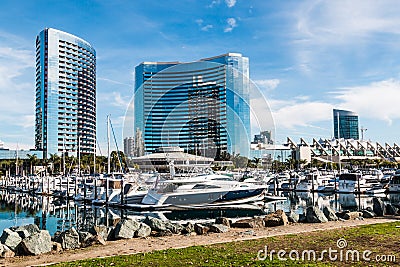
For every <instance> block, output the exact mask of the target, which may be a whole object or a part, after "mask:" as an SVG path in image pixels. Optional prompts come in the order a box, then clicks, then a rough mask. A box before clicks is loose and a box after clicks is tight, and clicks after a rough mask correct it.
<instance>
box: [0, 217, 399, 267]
mask: <svg viewBox="0 0 400 267" xmlns="http://www.w3.org/2000/svg"><path fill="white" fill-rule="evenodd" d="M395 221H398V222H399V223H400V218H374V219H367V220H353V221H344V222H340V221H338V222H327V223H322V224H291V225H288V226H279V227H273V228H263V229H252V230H253V231H254V235H252V234H249V229H237V228H231V229H230V230H229V232H227V233H223V234H216V233H211V234H208V235H203V236H198V235H192V236H183V235H175V236H170V237H149V238H134V239H129V240H118V241H110V242H107V244H106V245H105V246H93V247H89V248H84V249H78V250H73V251H63V252H60V253H56V252H52V253H49V254H45V255H41V256H29V257H16V258H12V259H6V260H4V259H3V261H0V266H43V265H47V264H51V263H57V262H66V261H75V260H81V259H88V258H98V257H109V256H115V255H123V254H134V253H142V252H150V251H154V250H163V249H168V248H183V247H190V246H197V245H209V244H216V243H225V242H232V241H239V240H249V239H256V238H263V237H270V236H278V235H285V234H298V233H304V232H312V231H320V230H326V229H337V228H343V227H354V226H359V225H366V224H375V223H385V222H395Z"/></svg>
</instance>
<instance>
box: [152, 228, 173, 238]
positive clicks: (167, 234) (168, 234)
mask: <svg viewBox="0 0 400 267" xmlns="http://www.w3.org/2000/svg"><path fill="white" fill-rule="evenodd" d="M172 235H173V234H172V232H171V231H170V230H163V231H159V232H157V233H156V234H155V236H157V237H163V236H172Z"/></svg>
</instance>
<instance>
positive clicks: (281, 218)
mask: <svg viewBox="0 0 400 267" xmlns="http://www.w3.org/2000/svg"><path fill="white" fill-rule="evenodd" d="M288 224H289V220H288V218H287V216H286V213H284V212H283V210H277V211H276V212H274V213H271V214H268V215H266V216H265V218H264V225H265V227H275V226H280V225H288Z"/></svg>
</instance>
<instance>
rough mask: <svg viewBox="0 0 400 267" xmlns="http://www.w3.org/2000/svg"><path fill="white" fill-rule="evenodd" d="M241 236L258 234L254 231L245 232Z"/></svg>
mask: <svg viewBox="0 0 400 267" xmlns="http://www.w3.org/2000/svg"><path fill="white" fill-rule="evenodd" d="M240 234H241V235H253V236H255V235H256V232H254V231H253V230H247V231H244V232H240Z"/></svg>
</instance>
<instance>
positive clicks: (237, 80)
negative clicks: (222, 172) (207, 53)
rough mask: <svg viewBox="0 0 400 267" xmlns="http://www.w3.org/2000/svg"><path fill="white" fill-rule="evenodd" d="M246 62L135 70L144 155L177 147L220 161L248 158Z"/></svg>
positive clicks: (237, 58)
mask: <svg viewBox="0 0 400 267" xmlns="http://www.w3.org/2000/svg"><path fill="white" fill-rule="evenodd" d="M248 73H249V66H248V58H246V57H242V55H240V54H233V53H229V54H225V55H221V56H218V57H213V58H207V59H202V60H200V61H197V62H193V63H179V62H144V63H142V64H140V65H138V66H137V67H136V68H135V105H134V113H135V114H134V115H135V128H138V129H140V130H141V131H142V132H143V133H144V143H145V150H146V152H148V153H149V152H151V153H153V152H155V151H156V149H157V148H159V147H161V146H179V147H181V148H183V149H184V150H185V151H187V152H189V153H197V154H201V155H206V156H208V157H218V155H220V154H221V153H222V152H224V151H225V152H226V151H227V152H230V153H233V152H234V153H241V154H242V155H247V154H248V151H249V143H250V142H247V141H246V140H249V136H250V132H249V131H250V107H249V81H248Z"/></svg>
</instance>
